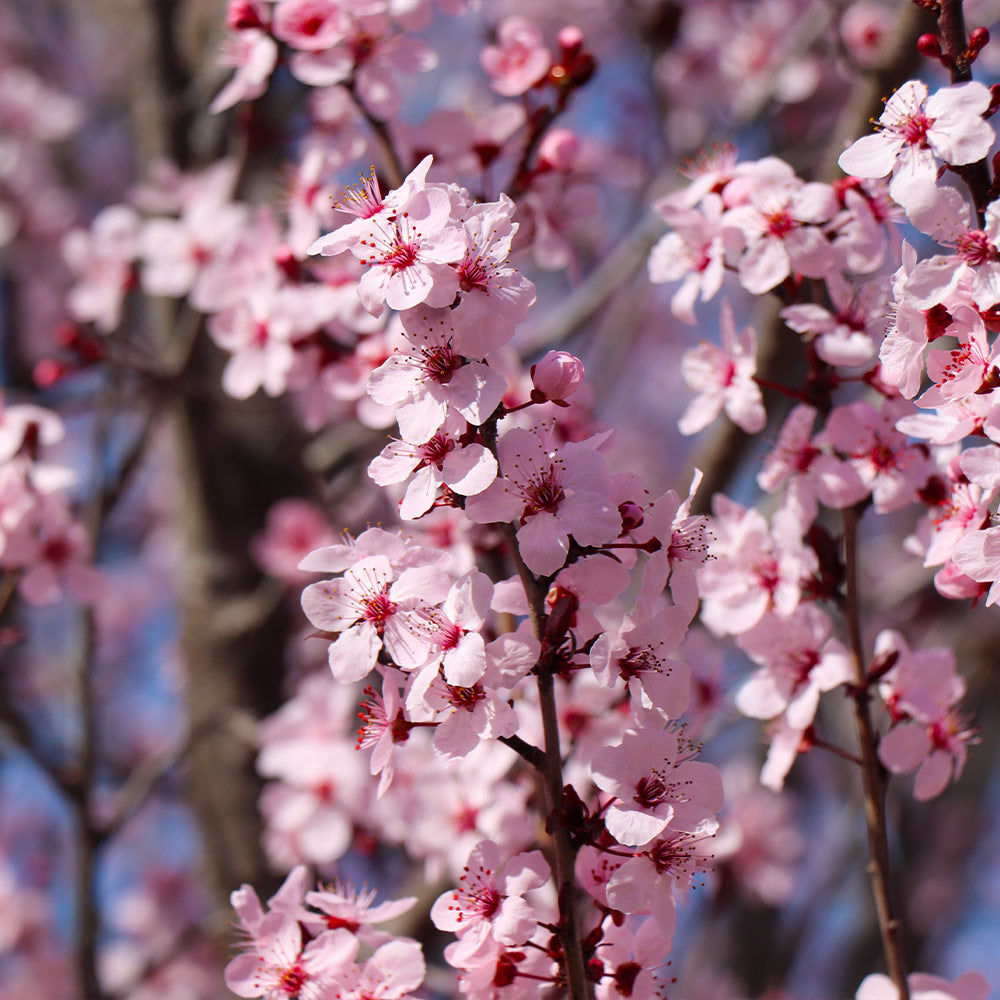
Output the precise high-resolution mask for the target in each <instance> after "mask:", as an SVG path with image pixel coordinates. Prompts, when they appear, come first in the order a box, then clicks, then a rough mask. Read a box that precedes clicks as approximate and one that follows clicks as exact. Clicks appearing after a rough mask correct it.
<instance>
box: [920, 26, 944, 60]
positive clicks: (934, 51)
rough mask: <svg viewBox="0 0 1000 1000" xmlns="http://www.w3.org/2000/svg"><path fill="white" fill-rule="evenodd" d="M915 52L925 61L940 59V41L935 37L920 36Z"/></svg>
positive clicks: (929, 35) (928, 35)
mask: <svg viewBox="0 0 1000 1000" xmlns="http://www.w3.org/2000/svg"><path fill="white" fill-rule="evenodd" d="M917 51H918V52H919V53H920V54H921V55H922V56H924V57H925V58H926V59H937V60H938V61H939V62H940V61H941V59H942V53H941V39H940V38H938V36H937V35H932V34H929V33H928V34H926V35H921V36H920V37H919V38H918V39H917Z"/></svg>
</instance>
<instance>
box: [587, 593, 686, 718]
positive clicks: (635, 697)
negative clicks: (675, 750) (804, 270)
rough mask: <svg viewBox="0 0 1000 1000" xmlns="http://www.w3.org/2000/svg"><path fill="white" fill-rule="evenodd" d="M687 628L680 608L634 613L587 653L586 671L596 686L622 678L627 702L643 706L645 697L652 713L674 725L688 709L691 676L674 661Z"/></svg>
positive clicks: (649, 609) (650, 609)
mask: <svg viewBox="0 0 1000 1000" xmlns="http://www.w3.org/2000/svg"><path fill="white" fill-rule="evenodd" d="M690 622H691V610H688V609H686V608H680V607H670V608H667V607H660V608H656V607H652V608H638V607H637V608H636V612H635V614H633V615H625V616H624V618H623V619H622V623H621V626H620V627H619V629H618V631H617V633H612V632H603V633H602V634H601V635H599V636H598V637H597V641H596V642H595V643H594V644H593V646H592V647H591V650H590V666H591V669H592V670H593V671H594V676H595V677H596V678H597V680H598V682H599V683H600V684H604V685H606V686H609V687H610V686H611V685H613V684H614V683H615V681H616V680H617V679H618V678H621V679H622V680H623V681H624V682H625V683H626V684H627V686H628V689H629V695H630V697H631V700H632V701H633V702H634V703H636V704H640V705H641V704H642V703H643V699H642V693H645V695H646V697H647V698H648V700H649V702H650V703H651V704H652V706H653V708H655V709H657V710H658V711H660V712H662V713H663V715H664V716H665V717H666V718H668V719H676V718H678V717H679V716H680V715H681V714H682V713H683V712H684V709H685V708H687V703H688V688H689V686H690V677H691V670H690V668H689V667H688V665H687V664H686V663H683V662H682V661H681V660H678V659H674V658H673V657H672V655H671V654H673V653H674V651H675V650H676V649H677V647H678V646H679V645H680V643H681V642H682V641H683V639H684V636H685V634H686V633H687V627H688V625H689V624H690Z"/></svg>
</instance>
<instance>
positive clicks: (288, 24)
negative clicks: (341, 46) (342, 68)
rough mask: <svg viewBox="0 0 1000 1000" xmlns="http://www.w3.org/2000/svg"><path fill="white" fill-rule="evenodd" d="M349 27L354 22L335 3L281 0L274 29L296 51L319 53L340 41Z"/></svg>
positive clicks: (275, 33)
mask: <svg viewBox="0 0 1000 1000" xmlns="http://www.w3.org/2000/svg"><path fill="white" fill-rule="evenodd" d="M349 25H350V19H349V18H348V16H347V14H346V13H345V11H344V10H343V9H342V8H341V6H340V4H339V3H336V2H335V0H279V3H278V4H277V5H276V6H275V8H274V21H273V29H272V30H273V31H274V35H275V37H276V38H280V39H281V41H283V42H286V43H287V44H288V45H290V46H291V47H292V48H294V49H304V50H306V51H308V52H319V51H322V50H323V49H328V48H330V47H331V46H333V45H335V44H336V43H337V42H339V41H340V40H341V39H342V38H343V37H344V35H345V34H346V33H347V30H348V27H349Z"/></svg>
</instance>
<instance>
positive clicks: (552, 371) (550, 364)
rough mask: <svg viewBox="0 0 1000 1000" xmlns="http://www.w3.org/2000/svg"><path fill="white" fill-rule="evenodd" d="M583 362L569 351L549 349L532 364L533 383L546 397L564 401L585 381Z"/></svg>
mask: <svg viewBox="0 0 1000 1000" xmlns="http://www.w3.org/2000/svg"><path fill="white" fill-rule="evenodd" d="M583 375H584V371H583V362H582V361H581V360H580V359H579V358H578V357H577V356H576V355H575V354H570V353H569V352H568V351H549V353H548V354H546V355H545V357H544V358H542V360H541V361H539V362H537V363H536V364H533V365H532V366H531V384H532V385H533V386H534V387H535V390H536V391H537V392H539V393H541V395H542V396H543V397H544V398H545V399H546V400H553V401H555V402H562V401H563V400H565V399H567V398H568V397H570V396H572V395H573V393H574V392H576V390H577V389H578V388H579V386H580V383H581V382H583Z"/></svg>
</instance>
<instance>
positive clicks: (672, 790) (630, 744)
mask: <svg viewBox="0 0 1000 1000" xmlns="http://www.w3.org/2000/svg"><path fill="white" fill-rule="evenodd" d="M695 752H696V751H695V749H694V748H693V747H692V746H690V745H688V744H686V743H685V742H684V741H683V740H682V739H681V738H680V737H679V736H678V734H677V733H676V732H674V731H672V730H669V729H661V730H656V729H643V730H641V731H635V730H629V731H628V732H626V733H625V735H624V736H623V738H622V742H621V743H620V744H619V745H618V746H613V747H604V748H603V749H601V750H598V752H597V753H596V754H595V755H594V759H593V761H592V762H591V770H592V772H593V776H594V783H595V784H596V785H597V787H598V788H600V789H601V790H602V791H604V792H607V793H608V794H609V795H613V796H614V797H615V800H616V801H615V803H614V804H613V805H612V806H611V807H610V808H609V809H608V810H607V812H606V814H605V820H604V822H605V825H606V826H607V829H608V833H610V834H611V836H613V837H614V838H615V840H617V841H618V843H620V844H626V845H628V846H631V847H638V846H641V845H643V844H647V843H649V841H651V840H652V839H653V838H654V837H657V836H659V835H660V834H661V833H663V831H664V830H666V828H667V827H668V826H670V827H671V829H673V830H683V831H686V832H694V831H695V830H697V829H698V827H699V825H700V824H702V823H703V822H704V821H705V820H706V819H707V818H708V817H710V816H714V815H715V813H717V812H718V811H719V810H720V809H721V808H722V801H723V796H722V779H721V778H720V777H719V772H718V771H717V770H716V768H714V767H713V766H712V765H711V764H705V763H702V762H700V761H696V760H693V757H694V756H695Z"/></svg>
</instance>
